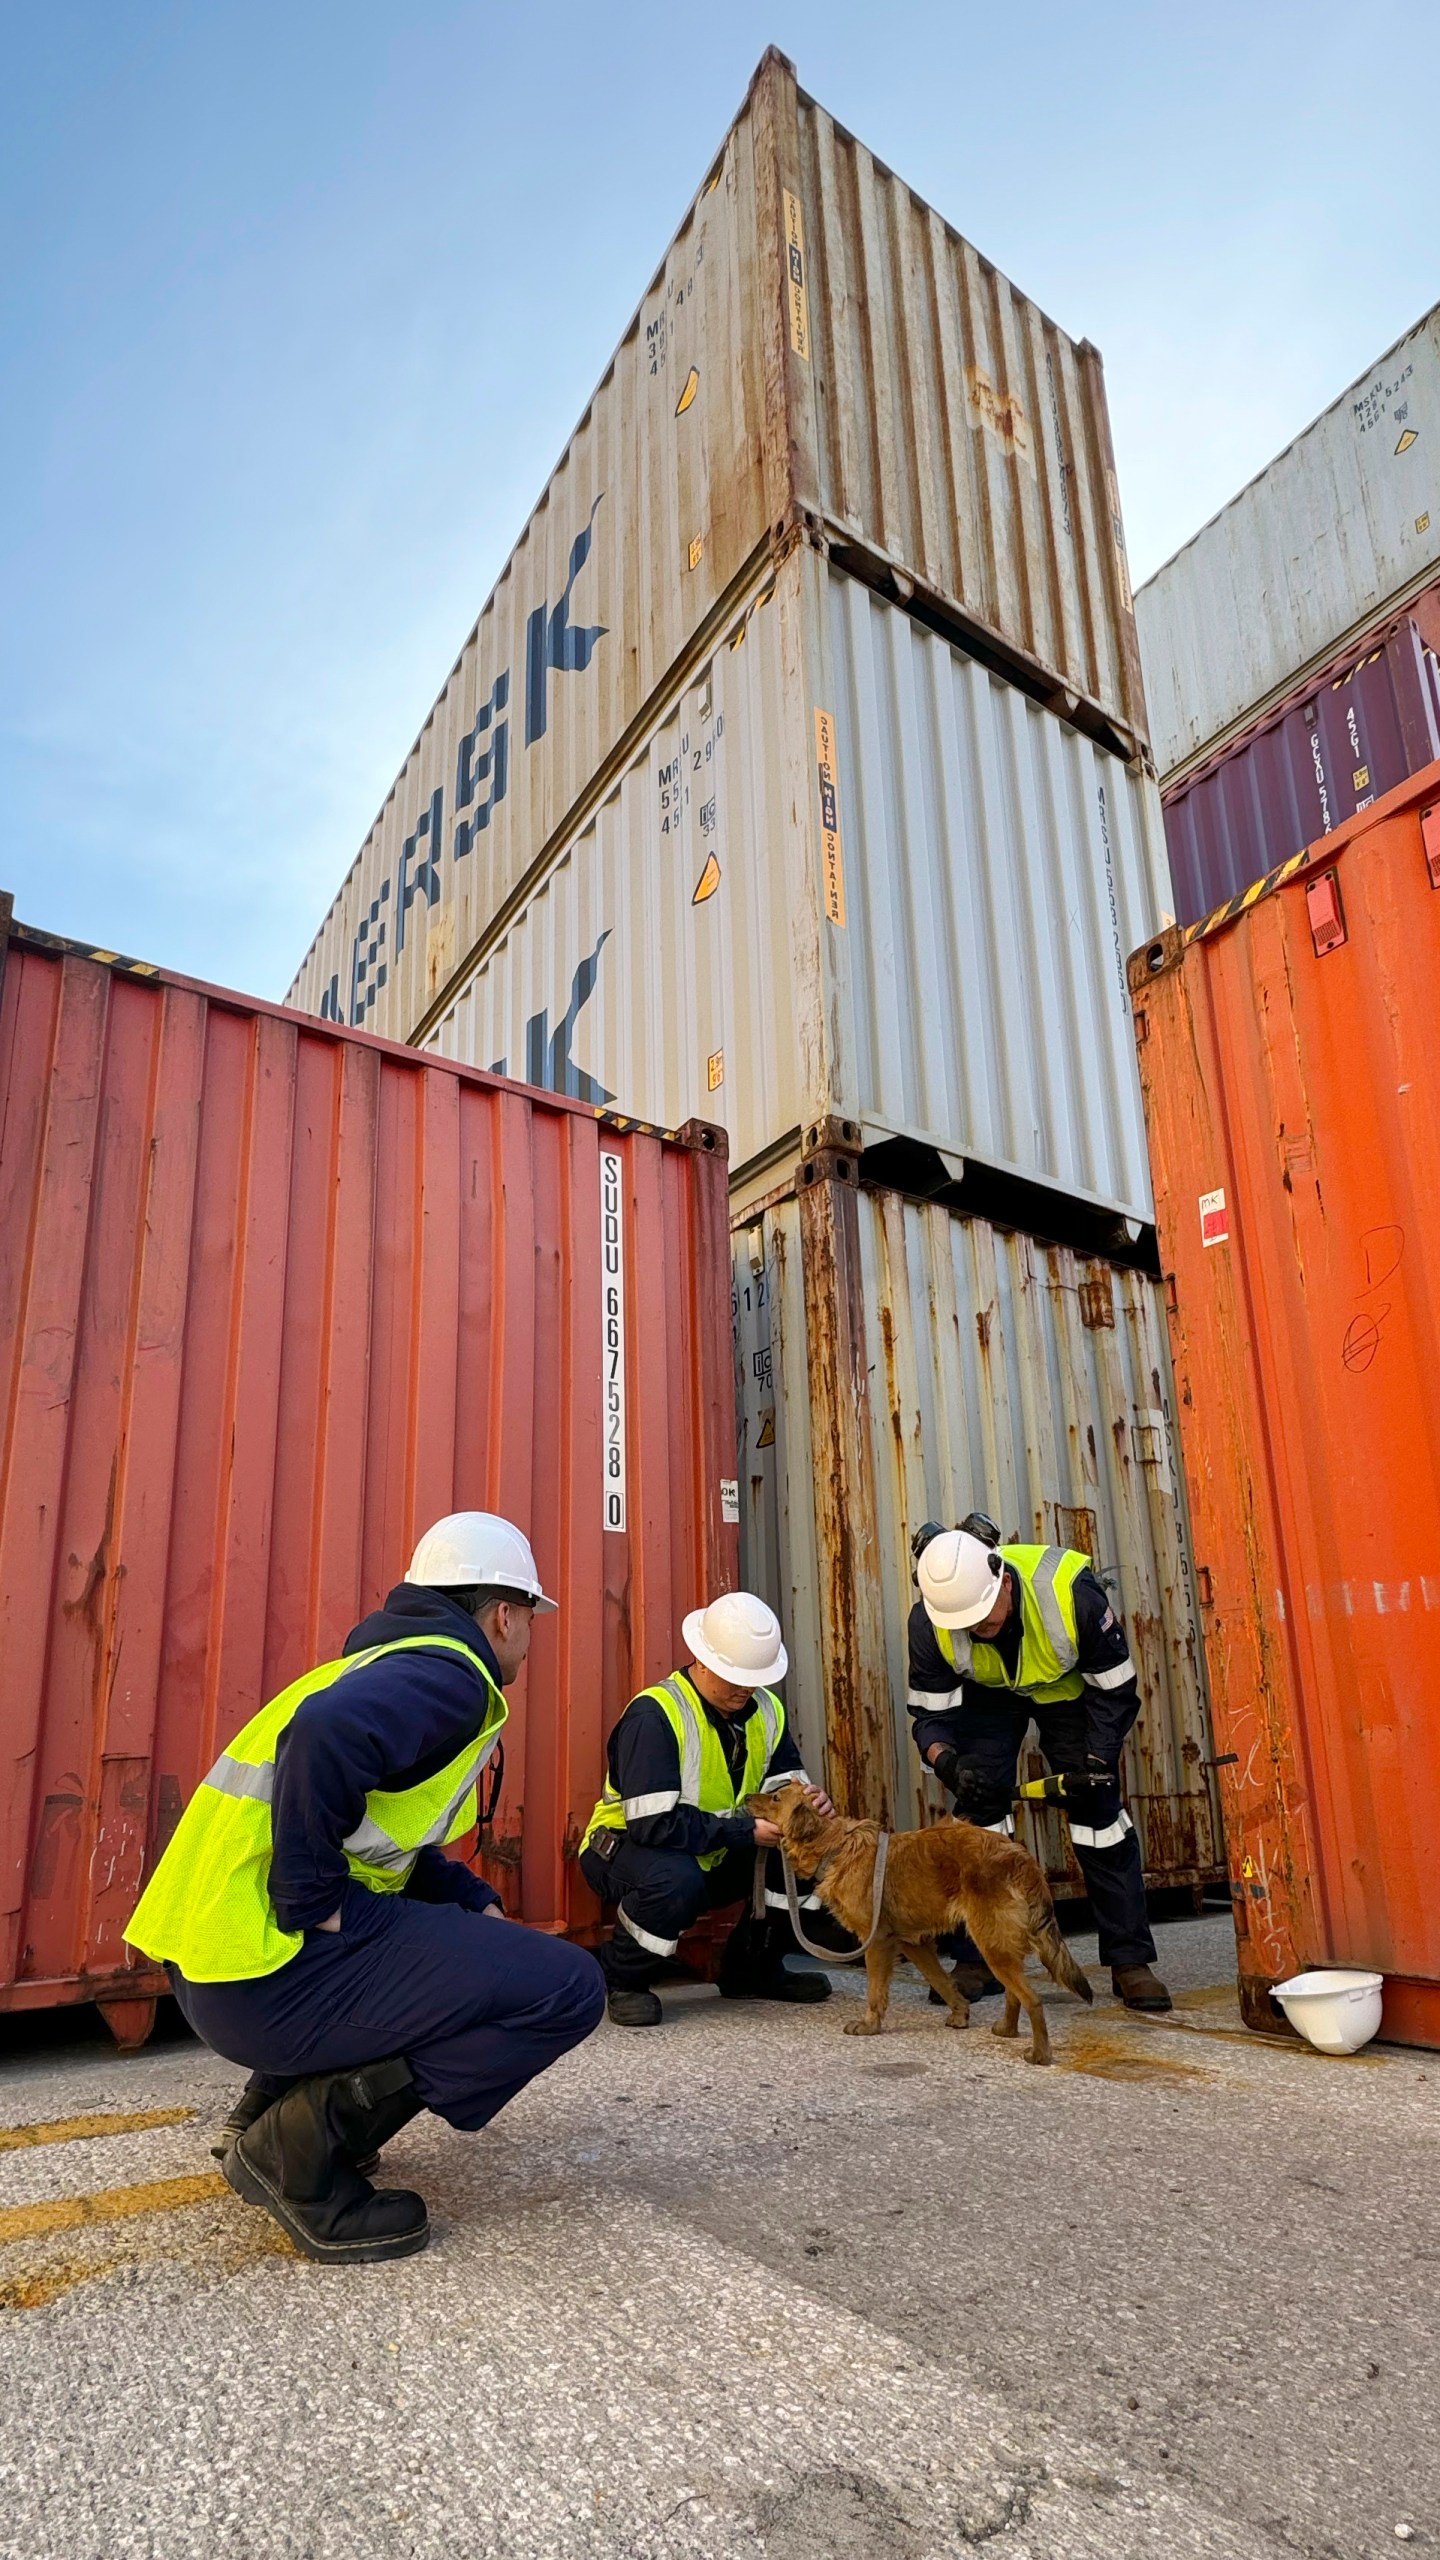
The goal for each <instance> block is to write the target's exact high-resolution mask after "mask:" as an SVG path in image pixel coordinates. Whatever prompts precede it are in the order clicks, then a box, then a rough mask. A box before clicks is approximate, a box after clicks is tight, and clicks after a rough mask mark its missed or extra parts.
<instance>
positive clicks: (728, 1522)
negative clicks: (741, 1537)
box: [720, 1476, 740, 1529]
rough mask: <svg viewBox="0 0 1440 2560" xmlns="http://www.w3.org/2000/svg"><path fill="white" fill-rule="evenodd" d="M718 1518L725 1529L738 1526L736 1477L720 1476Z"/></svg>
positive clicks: (738, 1507) (738, 1500)
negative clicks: (722, 1522)
mask: <svg viewBox="0 0 1440 2560" xmlns="http://www.w3.org/2000/svg"><path fill="white" fill-rule="evenodd" d="M720 1517H721V1519H722V1520H723V1521H724V1523H725V1526H726V1527H727V1528H731V1529H733V1528H735V1527H737V1526H738V1525H739V1520H740V1479H739V1477H738V1476H722V1477H721V1479H720Z"/></svg>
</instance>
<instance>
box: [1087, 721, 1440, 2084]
mask: <svg viewBox="0 0 1440 2560" xmlns="http://www.w3.org/2000/svg"><path fill="white" fill-rule="evenodd" d="M1437 893H1440V764H1432V765H1431V766H1430V767H1429V769H1428V771H1426V772H1425V773H1423V774H1421V775H1419V776H1418V777H1417V778H1416V779H1415V780H1414V781H1413V782H1411V783H1408V784H1406V785H1405V786H1404V787H1403V788H1402V789H1400V790H1398V791H1395V792H1392V793H1391V794H1390V795H1389V797H1388V798H1387V799H1385V800H1383V801H1381V802H1379V803H1378V804H1377V806H1376V807H1375V808H1373V809H1370V810H1367V811H1366V812H1365V814H1364V816H1363V817H1360V818H1356V819H1353V820H1352V821H1351V822H1350V823H1349V825H1347V826H1344V827H1340V828H1337V829H1336V831H1335V833H1334V834H1333V835H1331V836H1329V837H1327V838H1326V839H1325V840H1324V841H1323V842H1322V843H1320V844H1318V845H1312V846H1311V847H1310V848H1309V850H1308V852H1306V853H1304V854H1301V855H1298V856H1296V857H1295V858H1294V860H1292V861H1291V862H1290V863H1289V864H1287V865H1286V866H1285V868H1284V870H1283V871H1282V872H1281V874H1280V875H1279V877H1278V879H1277V880H1274V881H1272V882H1269V883H1267V884H1266V885H1265V887H1264V888H1263V889H1261V890H1260V891H1259V893H1258V894H1256V895H1254V896H1253V898H1252V900H1251V902H1250V903H1249V904H1247V905H1246V906H1245V907H1244V908H1243V909H1241V910H1239V911H1238V912H1237V913H1236V914H1235V915H1234V916H1233V917H1232V918H1229V919H1227V920H1225V921H1222V922H1218V923H1216V924H1213V925H1211V926H1207V927H1201V928H1199V929H1196V930H1193V931H1192V932H1190V933H1188V934H1187V933H1185V932H1183V931H1181V930H1179V929H1178V928H1177V929H1173V930H1172V931H1170V932H1168V933H1166V934H1165V935H1163V936H1162V937H1161V938H1160V940H1158V941H1157V942H1155V943H1153V944H1151V945H1149V946H1148V947H1147V948H1146V949H1145V950H1143V951H1139V952H1137V953H1136V954H1135V956H1134V958H1133V959H1132V960H1131V963H1130V984H1131V992H1132V997H1133V1002H1134V1009H1135V1025H1136V1035H1137V1040H1138V1043H1139V1057H1140V1072H1141V1079H1142V1082H1143V1085H1144V1091H1145V1104H1146V1113H1147V1119H1148V1124H1149V1133H1150V1148H1151V1158H1152V1163H1153V1168H1154V1174H1155V1192H1156V1216H1157V1221H1158V1225H1159V1233H1160V1244H1161V1254H1162V1259H1163V1262H1164V1266H1165V1270H1166V1273H1167V1275H1169V1285H1170V1292H1171V1297H1172V1317H1171V1324H1172V1339H1173V1347H1174V1353H1175V1370H1176V1389H1177V1410H1178V1412H1179V1416H1180V1437H1181V1446H1182V1451H1183V1456H1184V1464H1185V1475H1186V1481H1187V1484H1188V1488H1189V1496H1190V1507H1191V1515H1192V1521H1193V1527H1194V1533H1195V1554H1196V1560H1197V1575H1198V1580H1199V1586H1200V1597H1201V1609H1202V1620H1203V1624H1204V1628H1205V1643H1206V1654H1207V1659H1208V1664H1209V1672H1210V1686H1211V1695H1212V1702H1213V1710H1214V1720H1215V1738H1216V1750H1217V1755H1218V1760H1219V1764H1220V1766H1219V1774H1220V1781H1221V1796H1222V1802H1223V1806H1224V1813H1225V1826H1226V1836H1227V1842H1228V1848H1229V1855H1230V1875H1231V1883H1232V1890H1233V1895H1234V1911H1235V1927H1236V1935H1237V1941H1238V1948H1239V1974H1240V1986H1241V2004H1242V2007H1243V2009H1244V2012H1245V2016H1246V2018H1247V2019H1248V2021H1249V2023H1250V2024H1251V2025H1252V2026H1256V2027H1265V2028H1267V2029H1271V2030H1273V2029H1274V2028H1275V2027H1276V2026H1277V2025H1278V2024H1280V2023H1282V2022H1281V2021H1280V2020H1279V2017H1278V2012H1277V2011H1276V2010H1275V2008H1274V2006H1273V2004H1272V2002H1271V2000H1270V1997H1269V1993H1270V1987H1271V1985H1272V1984H1274V1983H1276V1982H1279V1981H1283V1980H1285V1979H1286V1978H1287V1977H1288V1976H1289V1975H1291V1974H1295V1973H1300V1972H1303V1971H1305V1970H1306V1969H1307V1968H1309V1967H1311V1966H1325V1965H1342V1966H1361V1967H1369V1968H1373V1969H1375V1970H1376V1971H1378V1972H1380V1973H1383V1974H1384V1976H1385V1998H1384V2025H1383V2028H1382V2033H1384V2034H1385V2035H1387V2036H1390V2037H1393V2038H1396V2039H1398V2040H1399V2041H1401V2042H1404V2043H1414V2044H1425V2045H1440V1894H1437V1892H1436V1889H1435V1866H1436V1844H1437V1841H1440V1077H1437V1075H1436V1069H1435V1009H1436V1000H1437V999H1436V990H1437V988H1440V894H1437Z"/></svg>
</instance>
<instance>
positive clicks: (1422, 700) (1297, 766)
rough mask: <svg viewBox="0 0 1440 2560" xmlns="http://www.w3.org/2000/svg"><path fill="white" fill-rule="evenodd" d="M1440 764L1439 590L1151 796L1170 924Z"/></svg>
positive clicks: (1207, 910)
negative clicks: (1165, 865) (1166, 867)
mask: <svg viewBox="0 0 1440 2560" xmlns="http://www.w3.org/2000/svg"><path fill="white" fill-rule="evenodd" d="M1436 756H1440V587H1431V588H1430V589H1428V590H1427V592H1426V593H1425V594H1424V595H1423V596H1419V597H1417V598H1416V600H1415V601H1414V603H1413V604H1411V605H1410V606H1409V607H1408V608H1407V610H1406V611H1405V612H1404V613H1403V614H1400V615H1396V616H1392V617H1391V619H1390V620H1389V621H1387V622H1385V623H1383V624H1381V625H1380V626H1379V627H1378V628H1377V629H1376V630H1375V631H1373V632H1372V633H1371V634H1370V635H1369V636H1368V637H1367V638H1366V639H1364V640H1361V641H1357V642H1356V643H1354V644H1353V645H1352V647H1350V648H1349V649H1347V650H1346V652H1345V654H1344V656H1343V657H1341V658H1338V659H1336V660H1335V661H1334V662H1333V664H1332V665H1330V666H1328V667H1327V668H1326V669H1325V670H1324V673H1323V674H1321V675H1319V676H1311V677H1310V678H1309V679H1308V680H1307V682H1306V683H1305V684H1304V685H1301V686H1297V687H1296V690H1295V691H1294V693H1292V694H1291V695H1290V697H1289V699H1288V700H1287V701H1285V702H1283V703H1281V704H1280V706H1279V708H1278V709H1276V710H1274V711H1272V712H1270V713H1269V714H1268V715H1267V717H1266V718H1265V719H1264V720H1261V721H1258V722H1256V723H1255V724H1254V725H1253V726H1252V727H1251V728H1249V729H1247V730H1245V731H1244V732H1243V734H1242V735H1241V736H1240V737H1238V738H1234V739H1232V740H1231V742H1230V744H1229V745H1228V746H1226V747H1225V748H1223V749H1222V750H1221V752H1220V753H1219V754H1218V755H1215V756H1213V757H1211V758H1210V759H1209V761H1208V762H1207V763H1205V764H1202V765H1200V766H1198V767H1195V768H1193V769H1192V770H1191V771H1190V772H1188V773H1187V774H1186V775H1185V777H1184V779H1183V781H1180V782H1178V783H1174V784H1167V785H1165V786H1164V788H1163V790H1162V795H1161V796H1162V801H1163V806H1164V810H1165V842H1166V845H1167V847H1168V850H1169V854H1170V871H1171V877H1172V880H1173V882H1174V890H1175V912H1176V915H1177V916H1178V918H1179V921H1180V922H1181V924H1197V923H1199V922H1200V921H1201V920H1202V919H1203V918H1204V917H1205V916H1208V915H1210V914H1212V913H1213V912H1214V910H1215V909H1216V908H1217V907H1220V906H1223V905H1224V904H1225V903H1226V901H1227V900H1228V899H1230V898H1233V897H1235V896H1236V895H1237V893H1238V892H1239V891H1240V890H1242V889H1247V888H1249V886H1250V885H1251V883H1252V882H1253V881H1255V880H1262V879H1264V878H1265V877H1266V876H1267V875H1268V874H1269V873H1270V872H1272V871H1274V870H1276V869H1277V868H1278V867H1279V865H1280V864H1281V863H1282V862H1288V861H1289V860H1290V858H1291V856H1292V854H1295V853H1298V852H1299V851H1300V850H1301V848H1302V846H1304V845H1308V844H1313V842H1314V841H1315V839H1316V837H1317V836H1322V835H1328V834H1329V833H1330V832H1331V830H1332V829H1333V828H1335V827H1338V826H1342V825H1343V824H1344V822H1345V820H1346V819H1347V818H1352V817H1355V816H1357V815H1358V814H1359V812H1360V811H1361V810H1363V809H1368V808H1370V807H1372V806H1373V804H1374V803H1375V802H1376V801H1377V800H1379V799H1382V798H1383V797H1384V795H1385V793H1386V792H1388V791H1393V790H1395V789H1396V788H1397V787H1398V786H1399V784H1401V783H1402V782H1404V781H1405V780H1406V779H1407V777H1408V776H1409V775H1410V774H1413V773H1420V772H1422V771H1423V770H1424V768H1425V766H1426V765H1427V764H1429V763H1431V762H1432V760H1433V759H1434V758H1435V757H1436Z"/></svg>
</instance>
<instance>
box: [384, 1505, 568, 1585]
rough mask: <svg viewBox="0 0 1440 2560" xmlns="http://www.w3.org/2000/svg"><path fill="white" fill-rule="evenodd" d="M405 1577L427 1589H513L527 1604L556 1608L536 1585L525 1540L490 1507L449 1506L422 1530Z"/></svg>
mask: <svg viewBox="0 0 1440 2560" xmlns="http://www.w3.org/2000/svg"><path fill="white" fill-rule="evenodd" d="M405 1579H406V1581H407V1582H422V1583H424V1584H426V1586H427V1587H428V1588H429V1589H430V1590H431V1591H471V1590H475V1589H489V1590H492V1591H513V1592H514V1594H515V1597H516V1599H517V1600H528V1601H529V1603H530V1606H531V1607H532V1609H556V1608H558V1607H559V1605H560V1604H559V1602H558V1601H557V1600H547V1599H546V1597H545V1594H544V1592H543V1591H542V1590H541V1588H540V1573H539V1568H538V1567H537V1565H536V1562H535V1558H534V1556H533V1555H532V1554H531V1552H530V1541H529V1539H528V1538H527V1537H526V1536H525V1534H524V1532H523V1530H520V1529H517V1528H516V1526H515V1524H514V1522H513V1520H502V1519H501V1518H500V1516H499V1513H498V1512H495V1511H452V1512H450V1513H448V1514H447V1516H446V1518H445V1519H443V1520H437V1521H436V1523H435V1526H434V1528H433V1529H427V1530H426V1532H425V1535H424V1537H423V1538H422V1539H421V1541H420V1544H419V1546H418V1547H417V1548H416V1550H415V1553H414V1554H413V1556H412V1557H411V1559H410V1569H409V1571H408V1572H407V1574H406V1576H405Z"/></svg>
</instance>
